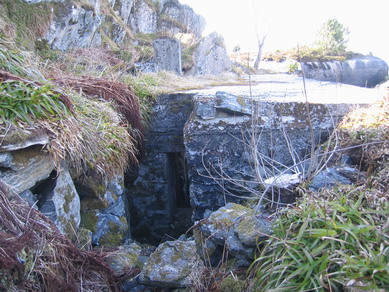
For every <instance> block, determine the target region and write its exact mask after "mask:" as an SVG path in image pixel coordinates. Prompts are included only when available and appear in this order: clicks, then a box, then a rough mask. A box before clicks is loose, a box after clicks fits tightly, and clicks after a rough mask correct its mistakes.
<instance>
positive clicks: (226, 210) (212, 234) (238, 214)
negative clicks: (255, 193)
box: [196, 203, 272, 265]
mask: <svg viewBox="0 0 389 292" xmlns="http://www.w3.org/2000/svg"><path fill="white" fill-rule="evenodd" d="M271 226H272V223H271V220H270V219H269V214H265V213H262V214H261V213H255V212H254V210H252V209H250V208H247V207H244V206H242V205H239V204H235V203H228V204H227V205H226V206H224V207H222V208H220V209H219V210H217V211H215V212H213V213H212V214H211V215H210V216H209V217H208V218H207V219H205V220H202V221H200V228H199V231H200V232H201V233H202V234H201V236H202V237H201V238H202V239H201V240H196V243H197V244H200V246H197V248H198V249H200V250H203V249H206V250H207V254H208V255H209V256H213V254H214V250H215V248H214V247H213V246H212V245H210V244H209V241H211V242H213V243H214V244H216V245H219V246H221V247H225V248H226V249H227V250H228V251H229V252H230V254H232V255H233V256H235V257H236V259H237V261H238V264H239V265H249V264H250V261H252V260H253V258H254V250H255V247H256V245H257V243H258V242H259V241H261V240H263V239H265V238H267V236H268V235H270V234H271ZM199 235H200V234H198V233H197V234H196V237H197V238H198V237H199ZM209 247H211V250H208V248H209Z"/></svg>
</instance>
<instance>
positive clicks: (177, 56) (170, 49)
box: [153, 39, 181, 75]
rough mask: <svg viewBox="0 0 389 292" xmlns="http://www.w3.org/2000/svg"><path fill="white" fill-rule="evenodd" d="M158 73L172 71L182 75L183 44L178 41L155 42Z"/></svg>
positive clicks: (159, 40)
mask: <svg viewBox="0 0 389 292" xmlns="http://www.w3.org/2000/svg"><path fill="white" fill-rule="evenodd" d="M153 46H154V50H155V56H154V62H155V63H156V66H157V71H161V70H165V71H171V72H174V73H176V74H178V75H181V44H180V41H178V40H176V39H157V40H155V41H154V42H153Z"/></svg>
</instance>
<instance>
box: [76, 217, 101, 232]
mask: <svg viewBox="0 0 389 292" xmlns="http://www.w3.org/2000/svg"><path fill="white" fill-rule="evenodd" d="M98 219H99V218H98V217H97V215H96V213H95V212H85V213H81V224H80V225H81V226H82V227H83V228H86V229H89V230H90V231H92V232H93V233H95V232H96V225H97V221H98Z"/></svg>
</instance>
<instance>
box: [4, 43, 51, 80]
mask: <svg viewBox="0 0 389 292" xmlns="http://www.w3.org/2000/svg"><path fill="white" fill-rule="evenodd" d="M37 67H38V64H37V63H36V62H35V61H34V60H33V56H32V55H31V54H29V53H27V52H24V51H21V50H19V49H17V48H15V44H14V43H13V42H11V41H7V40H6V39H4V38H1V37H0V69H1V70H4V71H7V72H9V73H11V74H14V75H17V76H19V77H25V78H31V79H35V80H36V79H38V80H41V79H43V78H44V77H43V75H42V73H41V72H39V70H37V69H36V68H37Z"/></svg>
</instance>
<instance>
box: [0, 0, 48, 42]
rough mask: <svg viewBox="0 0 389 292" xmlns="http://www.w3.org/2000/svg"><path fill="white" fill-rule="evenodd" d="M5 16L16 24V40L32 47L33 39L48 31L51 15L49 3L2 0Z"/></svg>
mask: <svg viewBox="0 0 389 292" xmlns="http://www.w3.org/2000/svg"><path fill="white" fill-rule="evenodd" d="M2 2H3V7H4V8H5V13H4V14H5V15H4V16H5V17H6V18H8V19H9V20H10V21H11V22H13V23H14V24H15V26H16V41H17V42H18V43H19V44H21V45H22V46H23V47H25V48H28V49H33V48H34V47H35V40H36V39H37V38H41V37H43V36H44V35H45V34H46V32H47V31H48V28H49V24H50V18H51V15H50V13H49V11H50V7H52V5H51V4H49V3H36V4H32V3H26V2H24V1H22V0H3V1H2Z"/></svg>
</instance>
